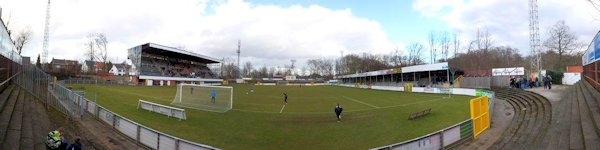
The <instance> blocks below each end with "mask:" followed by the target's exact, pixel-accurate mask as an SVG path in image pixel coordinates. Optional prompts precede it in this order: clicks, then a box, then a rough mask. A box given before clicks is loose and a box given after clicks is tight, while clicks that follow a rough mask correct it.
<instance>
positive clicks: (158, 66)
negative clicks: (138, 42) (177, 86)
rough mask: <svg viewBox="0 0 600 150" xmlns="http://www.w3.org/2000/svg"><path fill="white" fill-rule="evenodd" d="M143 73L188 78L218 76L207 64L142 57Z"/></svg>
mask: <svg viewBox="0 0 600 150" xmlns="http://www.w3.org/2000/svg"><path fill="white" fill-rule="evenodd" d="M140 74H141V75H149V76H166V77H186V78H209V79H210V78H217V76H216V75H215V74H214V73H213V72H212V71H211V70H210V69H209V68H208V67H207V66H205V65H198V64H196V65H193V64H184V63H178V62H172V61H166V60H160V59H150V58H144V59H142V69H141V73H140Z"/></svg>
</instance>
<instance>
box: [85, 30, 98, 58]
mask: <svg viewBox="0 0 600 150" xmlns="http://www.w3.org/2000/svg"><path fill="white" fill-rule="evenodd" d="M86 38H87V39H86V41H85V43H84V45H85V47H86V52H85V55H86V57H88V58H89V61H93V62H95V60H97V58H96V57H97V56H96V47H95V46H96V40H95V37H94V35H93V34H89V35H88V36H87V37H86Z"/></svg>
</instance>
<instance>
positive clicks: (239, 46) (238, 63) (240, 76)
mask: <svg viewBox="0 0 600 150" xmlns="http://www.w3.org/2000/svg"><path fill="white" fill-rule="evenodd" d="M241 47H242V41H241V40H238V49H237V55H238V60H237V67H238V68H237V73H238V76H239V78H240V79H241V78H242V75H241V74H240V69H241V67H240V48H241Z"/></svg>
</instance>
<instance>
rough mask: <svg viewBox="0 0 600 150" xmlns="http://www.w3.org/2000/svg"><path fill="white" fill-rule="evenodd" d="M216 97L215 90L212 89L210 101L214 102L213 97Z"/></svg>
mask: <svg viewBox="0 0 600 150" xmlns="http://www.w3.org/2000/svg"><path fill="white" fill-rule="evenodd" d="M216 98H217V91H215V90H213V91H212V92H210V102H212V103H213V104H214V103H215V99H216Z"/></svg>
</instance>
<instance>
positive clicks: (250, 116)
mask: <svg viewBox="0 0 600 150" xmlns="http://www.w3.org/2000/svg"><path fill="white" fill-rule="evenodd" d="M70 86H71V87H72V88H73V89H74V90H84V91H86V92H87V93H88V94H86V97H87V98H88V99H96V100H97V103H98V104H100V105H102V106H103V107H105V108H107V109H109V110H111V111H113V112H115V113H117V114H119V115H122V116H123V117H126V118H129V119H131V120H133V121H136V122H138V123H141V124H143V125H145V126H148V127H150V128H154V129H157V130H159V131H161V132H164V133H167V134H171V135H173V136H176V137H180V138H184V139H187V140H190V141H194V142H198V143H202V144H206V145H211V146H214V147H217V148H222V149H368V148H374V147H379V146H384V145H389V144H394V143H398V142H401V141H405V140H409V139H412V138H416V137H419V136H423V135H425V134H428V133H431V132H434V131H437V130H440V129H443V128H446V127H448V126H450V125H453V124H456V123H459V122H461V121H464V120H466V119H467V118H469V100H470V99H472V98H474V97H471V96H461V95H452V96H451V97H450V98H448V95H446V94H424V93H407V92H394V91H381V90H368V89H357V88H347V87H337V86H302V87H298V86H253V85H233V88H234V89H233V92H234V93H233V109H232V110H229V111H228V112H225V113H218V112H210V111H202V110H196V109H188V108H184V109H185V111H186V113H187V120H182V121H178V120H177V119H176V118H169V117H167V116H164V115H162V114H157V113H153V112H149V111H147V110H142V109H137V104H138V100H139V99H143V100H146V101H151V102H155V103H159V104H164V105H170V104H171V102H172V101H173V98H174V97H175V93H176V91H177V87H175V86H173V87H146V86H100V85H70ZM251 88H254V92H253V93H248V94H246V93H247V92H248V91H249V90H250V89H251ZM284 92H287V94H288V104H287V105H285V106H284V102H283V99H284V98H283V93H284ZM94 93H95V94H94ZM338 103H339V104H340V105H341V106H342V107H343V108H344V111H343V113H342V116H343V117H342V121H341V122H337V119H336V117H335V113H334V111H333V110H334V107H335V105H336V104H338ZM175 107H177V106H175ZM429 108H431V110H432V111H431V114H429V115H427V116H424V117H421V118H418V119H416V120H408V116H409V115H410V114H411V113H414V112H418V111H422V110H425V109H429Z"/></svg>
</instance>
